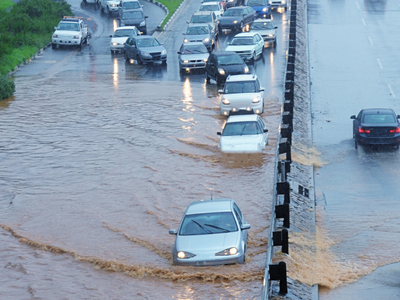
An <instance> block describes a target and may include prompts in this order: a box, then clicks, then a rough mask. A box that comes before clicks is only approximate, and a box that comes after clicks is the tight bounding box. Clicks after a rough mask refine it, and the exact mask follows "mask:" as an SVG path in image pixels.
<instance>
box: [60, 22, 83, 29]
mask: <svg viewBox="0 0 400 300" xmlns="http://www.w3.org/2000/svg"><path fill="white" fill-rule="evenodd" d="M57 30H68V31H79V24H78V23H60V24H58V27H57Z"/></svg>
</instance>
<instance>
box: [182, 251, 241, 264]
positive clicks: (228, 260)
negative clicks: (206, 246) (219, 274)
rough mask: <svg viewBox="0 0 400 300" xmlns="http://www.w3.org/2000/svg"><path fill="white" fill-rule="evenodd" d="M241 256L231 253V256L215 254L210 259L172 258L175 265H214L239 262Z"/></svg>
mask: <svg viewBox="0 0 400 300" xmlns="http://www.w3.org/2000/svg"><path fill="white" fill-rule="evenodd" d="M241 258H242V253H240V254H236V255H232V256H227V257H224V256H215V258H214V257H213V258H212V259H210V258H208V259H207V258H205V259H179V258H176V259H174V264H175V265H181V266H215V265H228V264H236V263H240V262H241Z"/></svg>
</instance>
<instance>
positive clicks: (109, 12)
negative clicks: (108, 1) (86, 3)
mask: <svg viewBox="0 0 400 300" xmlns="http://www.w3.org/2000/svg"><path fill="white" fill-rule="evenodd" d="M107 15H108V16H110V15H111V11H110V8H109V7H108V6H107Z"/></svg>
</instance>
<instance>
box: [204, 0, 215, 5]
mask: <svg viewBox="0 0 400 300" xmlns="http://www.w3.org/2000/svg"><path fill="white" fill-rule="evenodd" d="M218 4H219V2H218V1H210V2H204V3H202V4H201V5H218Z"/></svg>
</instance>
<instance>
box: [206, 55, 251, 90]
mask: <svg viewBox="0 0 400 300" xmlns="http://www.w3.org/2000/svg"><path fill="white" fill-rule="evenodd" d="M205 72H206V78H207V83H210V79H213V80H215V81H216V82H217V85H221V84H222V83H224V82H225V81H226V78H227V77H228V76H229V75H237V74H247V73H249V67H248V66H247V65H246V63H245V62H244V61H243V59H242V58H241V57H240V55H239V54H237V53H236V52H233V51H219V52H212V53H211V54H210V56H209V58H208V61H207V64H206V70H205Z"/></svg>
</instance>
